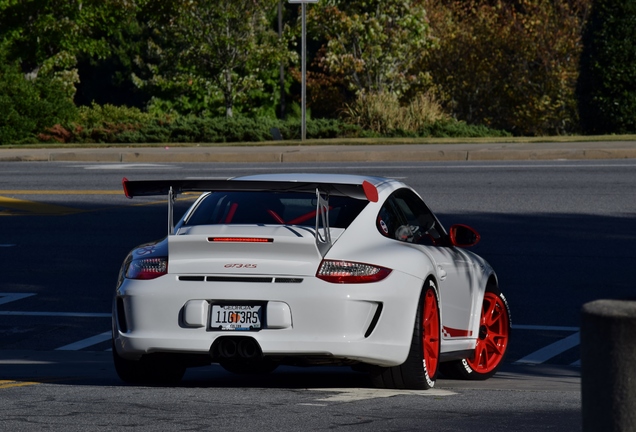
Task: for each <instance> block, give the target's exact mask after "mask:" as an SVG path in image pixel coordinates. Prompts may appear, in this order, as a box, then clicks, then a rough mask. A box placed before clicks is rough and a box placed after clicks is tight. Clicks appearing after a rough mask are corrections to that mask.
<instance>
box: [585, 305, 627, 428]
mask: <svg viewBox="0 0 636 432" xmlns="http://www.w3.org/2000/svg"><path fill="white" fill-rule="evenodd" d="M581 397H582V411H583V431H584V432H592V431H593V432H597V431H598V432H601V431H602V432H619V431H621V432H626V431H636V301H629V300H597V301H594V302H591V303H586V304H585V305H583V309H582V316H581Z"/></svg>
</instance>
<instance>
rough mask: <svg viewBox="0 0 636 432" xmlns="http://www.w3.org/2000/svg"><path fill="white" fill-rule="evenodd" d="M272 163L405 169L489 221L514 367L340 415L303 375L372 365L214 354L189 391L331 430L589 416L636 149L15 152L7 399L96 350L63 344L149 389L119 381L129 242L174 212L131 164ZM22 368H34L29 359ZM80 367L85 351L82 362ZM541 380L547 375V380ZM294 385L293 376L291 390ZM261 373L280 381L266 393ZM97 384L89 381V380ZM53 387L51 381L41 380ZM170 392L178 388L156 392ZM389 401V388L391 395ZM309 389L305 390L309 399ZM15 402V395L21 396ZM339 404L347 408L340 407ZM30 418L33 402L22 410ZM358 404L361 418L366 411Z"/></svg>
mask: <svg viewBox="0 0 636 432" xmlns="http://www.w3.org/2000/svg"><path fill="white" fill-rule="evenodd" d="M266 172H338V173H351V174H371V175H378V176H388V177H394V178H398V179H402V180H403V181H404V182H406V183H408V184H410V185H412V186H414V187H415V188H416V189H417V190H418V191H419V193H420V194H421V195H422V196H423V198H424V200H425V201H426V202H427V203H428V204H429V206H430V207H431V208H432V209H433V211H434V212H436V214H437V215H438V216H439V218H440V220H441V221H442V223H443V224H444V225H445V226H449V225H451V224H453V223H466V224H468V225H471V226H473V227H474V228H476V229H477V230H478V231H479V232H480V233H481V235H482V241H481V242H480V244H478V245H477V246H476V247H474V248H472V250H473V251H474V252H476V253H478V254H480V255H482V256H483V257H484V258H486V259H487V260H488V261H489V262H490V263H491V264H492V265H493V267H494V268H495V270H496V271H497V273H498V276H499V279H500V285H501V287H502V290H503V292H504V293H505V294H506V296H507V298H508V300H509V302H510V305H511V308H512V320H513V325H514V332H513V335H512V342H511V345H510V353H509V356H508V358H507V361H506V367H505V371H504V373H502V374H500V375H499V376H498V377H496V378H495V379H493V380H489V381H486V382H484V383H479V385H475V384H471V385H470V386H468V387H467V386H466V385H465V384H464V383H460V382H446V381H443V380H442V381H440V388H441V389H446V390H448V391H452V392H454V393H456V394H459V395H460V396H457V395H455V396H453V398H451V397H448V398H446V397H444V396H443V395H441V394H440V395H437V396H436V397H433V398H430V397H426V398H424V397H423V398H421V399H420V398H418V399H417V402H415V401H414V400H413V399H412V397H411V396H408V395H406V396H405V395H394V397H392V398H390V399H378V397H379V396H377V393H376V396H373V397H371V398H369V399H364V398H362V399H359V400H365V401H369V402H368V403H367V402H356V404H362V407H360V410H356V411H355V414H354V413H353V411H349V410H350V408H347V407H351V406H353V405H351V404H349V405H340V403H337V404H336V405H337V407H338V408H336V409H335V414H334V412H332V411H330V415H329V416H328V417H327V418H323V417H322V414H320V413H319V412H316V411H307V410H310V408H306V407H307V406H314V405H315V406H320V405H321V404H323V402H324V401H323V402H320V401H319V399H320V398H319V397H317V396H316V394H314V393H311V394H310V395H307V394H305V393H303V395H298V390H297V389H295V388H294V387H295V385H292V384H291V383H292V382H293V383H297V385H299V386H301V387H303V388H305V387H311V386H312V385H313V384H315V383H316V382H318V383H320V382H323V383H324V382H327V381H328V378H326V377H332V379H334V380H335V381H338V382H342V383H343V387H345V388H349V389H352V388H359V387H362V388H364V387H365V385H364V378H361V377H360V376H359V375H358V374H352V373H351V372H348V373H345V374H344V375H341V374H343V373H344V372H339V371H336V372H332V374H326V375H325V373H324V372H320V371H314V370H312V371H311V372H310V373H305V372H294V371H289V370H288V369H289V368H287V369H285V370H283V371H282V372H277V373H276V374H275V375H273V376H275V379H274V380H272V379H270V378H265V379H260V380H257V381H246V380H245V379H242V378H240V377H239V378H237V377H235V376H232V375H228V374H224V373H223V372H221V371H219V370H216V369H214V367H212V370H207V371H206V370H195V371H189V372H188V375H186V387H187V388H184V389H181V390H179V392H187V393H188V394H189V396H188V397H196V398H203V399H204V400H206V401H207V402H211V401H215V403H217V404H222V403H224V402H221V399H223V398H224V397H223V396H221V395H220V394H217V393H218V392H217V391H216V390H219V389H220V390H222V392H221V393H227V392H226V390H228V389H227V387H230V388H231V389H232V391H231V392H230V393H227V394H226V396H227V397H231V398H232V400H233V402H228V404H229V406H228V407H227V409H228V412H231V411H232V407H235V408H236V407H239V408H240V409H242V410H245V409H250V408H248V406H253V404H254V403H256V404H257V405H258V406H260V407H267V406H269V405H268V402H266V400H265V399H260V396H255V394H263V395H267V396H266V397H268V398H273V400H276V401H278V402H277V403H280V406H281V407H289V406H292V407H293V409H292V411H294V410H297V411H298V413H300V414H299V418H298V419H297V420H298V421H299V422H300V420H301V419H304V420H303V421H309V419H310V418H315V417H319V418H322V420H320V422H318V423H316V424H317V425H318V426H317V427H316V429H317V430H318V429H323V428H324V429H326V428H328V427H329V425H332V426H333V425H340V426H343V427H344V425H345V424H349V422H351V425H353V426H354V427H355V426H359V427H360V429H361V428H362V427H363V426H362V425H364V424H367V425H375V426H371V428H373V427H375V428H376V430H380V429H383V430H388V429H391V427H390V426H391V425H399V426H400V427H395V428H394V429H395V430H398V429H401V430H404V429H405V428H408V427H411V428H413V429H416V428H417V427H416V425H417V424H418V423H417V421H418V419H419V418H421V419H425V418H429V417H432V418H435V419H436V420H435V424H436V425H437V426H438V429H437V430H456V429H457V428H458V424H459V423H456V420H457V419H464V420H466V421H468V420H470V418H481V417H484V416H485V418H489V419H491V420H489V422H492V421H495V423H484V428H482V429H481V430H497V428H490V426H493V425H498V427H499V426H501V430H504V427H507V428H509V429H510V428H512V429H514V430H533V429H531V428H530V425H531V423H528V428H527V429H523V428H521V427H519V425H523V424H524V423H523V422H524V421H528V422H529V421H530V420H529V418H530V417H529V416H530V415H531V413H532V412H535V413H536V412H539V413H544V414H545V415H544V417H543V420H541V416H538V417H537V416H535V418H534V420H533V421H539V420H540V421H543V422H544V423H538V424H544V425H552V424H553V423H552V422H559V421H566V420H567V421H570V422H572V421H574V422H575V423H574V424H577V423H576V421H577V420H576V419H578V416H579V412H578V410H579V409H580V407H579V404H580V397H579V394H578V384H577V381H576V376H577V371H578V369H577V365H578V362H579V352H578V343H579V333H578V326H579V314H580V308H581V305H582V304H584V303H585V302H588V301H591V300H595V299H599V298H627V297H632V298H633V297H634V288H635V287H634V284H633V278H631V275H630V274H629V273H628V270H629V269H631V268H632V267H633V262H634V260H635V258H636V252H635V251H634V248H633V247H632V245H633V244H634V240H636V230H634V229H633V223H634V217H635V216H636V175H634V174H635V173H636V161H633V160H619V161H584V162H577V161H541V162H456V163H454V162H444V163H420V162H417V163H404V162H402V163H378V162H374V163H351V164H348V163H339V164H338V163H325V164H316V163H312V164H254V165H247V164H212V163H209V164H198V163H181V164H175V163H166V164H117V163H103V164H102V163H77V162H52V163H30V162H21V163H1V162H0V224H1V225H0V226H1V227H2V228H1V229H0V262H1V263H2V264H1V268H2V273H3V277H2V282H0V350H2V351H0V353H3V355H4V354H6V355H7V356H9V357H11V358H13V360H5V362H4V363H2V362H0V368H2V369H0V402H2V403H3V405H1V406H2V407H4V406H5V405H4V403H5V402H6V401H7V399H5V398H7V395H8V393H6V392H7V391H10V392H11V395H12V396H11V397H12V398H17V399H15V400H16V401H17V400H20V399H21V398H22V397H24V398H27V399H28V398H30V397H36V396H33V395H40V396H37V397H40V398H43V400H48V399H47V398H48V396H47V395H46V394H47V392H49V390H47V389H48V388H49V387H48V386H54V385H53V384H46V385H38V386H34V387H33V388H31V386H24V387H17V386H12V384H11V383H10V382H7V383H5V384H4V385H6V386H10V387H8V388H10V389H11V390H8V389H3V381H2V380H5V381H10V380H11V379H18V378H20V379H22V380H23V379H24V378H25V376H24V375H21V376H18V375H20V373H22V374H24V370H25V369H24V368H25V367H26V368H27V369H26V371H27V372H28V371H29V369H28V368H29V365H30V364H31V365H38V364H40V366H31V367H32V368H33V369H32V370H31V372H32V375H33V376H38V377H40V379H39V380H36V381H37V382H41V381H42V379H41V375H38V374H42V373H44V374H45V375H47V374H49V372H47V370H48V369H47V367H46V366H43V365H44V364H49V365H55V364H64V363H65V362H66V363H69V360H68V359H73V358H82V359H83V358H84V357H61V358H62V359H67V360H54V359H53V360H46V357H48V356H53V357H54V358H57V357H55V356H58V355H80V356H89V358H88V359H87V360H86V362H87V363H86V364H91V361H90V358H93V357H94V359H96V360H95V362H94V363H92V364H93V365H94V366H95V368H96V369H95V370H93V369H91V368H90V367H88V369H86V370H87V371H89V372H90V371H92V372H90V373H89V372H86V373H88V376H84V375H85V374H84V375H82V376H81V379H82V380H83V382H84V383H85V384H86V383H90V385H93V384H95V385H100V386H103V385H106V386H107V387H109V388H108V394H109V395H110V394H112V392H114V393H115V394H121V393H126V395H123V396H122V398H123V399H122V400H128V401H132V399H131V398H132V396H131V392H132V393H135V392H134V391H133V390H134V388H130V387H123V388H120V387H113V386H117V385H118V384H119V383H118V381H117V380H116V378H115V377H114V375H113V372H112V367H111V366H110V362H109V360H108V356H109V354H108V352H107V351H106V350H108V349H109V347H110V345H109V344H110V342H109V334H108V331H109V328H110V327H109V326H110V319H109V313H110V304H111V301H112V293H113V289H114V285H115V280H116V278H117V272H118V269H119V266H120V264H121V261H122V260H123V258H124V257H125V255H126V253H127V252H128V250H130V249H131V248H132V247H134V246H135V245H137V244H140V243H142V242H145V241H149V240H152V239H156V238H159V237H162V236H164V235H165V234H166V231H167V222H166V205H165V200H164V199H162V198H154V197H151V198H139V199H138V198H135V199H133V200H127V199H126V198H125V197H124V196H123V193H121V179H122V177H124V176H125V177H128V178H129V179H131V180H140V179H166V178H227V177H231V176H237V175H244V174H253V173H266ZM191 199H192V197H188V196H184V197H182V200H181V201H179V202H178V205H177V210H178V211H183V210H184V209H185V208H186V207H187V205H188V204H189V202H190V201H191ZM33 352H40V354H39V355H40V356H43V357H42V358H36V357H37V355H35V354H33ZM20 356H22V358H23V359H24V361H23V362H22V363H20V362H19V361H16V360H15V357H20ZM34 356H35V357H34ZM29 362H33V363H29ZM38 362H44V363H38ZM9 365H11V367H9ZM18 367H19V368H21V369H19V370H18V369H15V368H18ZM552 368H553V369H552ZM5 371H9V372H5ZM20 371H22V372H20ZM38 371H39V372H38ZM43 371H44V372H43ZM78 371H79V365H78V366H76V371H75V375H78V374H79V372H78ZM100 371H101V372H100ZM206 372H207V373H208V375H206ZM11 373H14V374H17V375H11ZM51 373H52V374H53V376H56V377H58V379H59V376H63V377H66V378H68V377H69V374H68V373H67V372H63V373H62V372H59V373H53V372H51ZM210 373H211V375H209V374H210ZM279 373H282V374H283V375H282V376H281V375H278V374H279ZM3 374H4V375H3ZM60 374H61V375H60ZM333 374H335V375H333ZM533 374H534V375H533ZM71 375H73V374H71ZM80 375H81V374H80ZM210 376H211V377H212V378H210ZM206 377H207V378H206ZM334 377H335V378H334ZM572 379H574V381H572ZM86 380H88V381H86ZM104 380H105V382H104ZM235 380H238V381H235ZM325 380H327V381H325ZM18 381H19V382H24V381H20V380H18ZM71 381H72V380H71ZM535 381H536V382H542V383H543V384H538V385H537V386H536V387H534V383H535ZM559 382H560V383H561V385H562V387H559V384H558V383H559ZM69 383H70V382H69ZM188 383H189V384H188ZM219 383H221V384H219ZM233 383H238V384H233ZM277 383H278V384H277ZM280 383H283V384H282V387H284V389H278V386H279V385H280ZM285 383H287V384H285ZM546 383H547V384H546ZM555 383H557V384H555ZM252 384H253V385H252ZM531 384H533V385H531ZM334 385H335V384H334V383H332V384H330V385H328V386H327V387H330V388H333V387H334ZM542 385H543V387H542ZM188 386H194V388H190V387H188ZM198 386H203V387H204V388H205V389H206V392H205V395H203V394H200V393H198V392H197V388H196V387H198ZM255 386H256V387H258V386H261V387H264V388H265V389H263V388H259V390H258V391H256V392H255V391H253V389H254V387H255ZM515 386H518V387H520V388H523V389H526V390H528V389H533V388H534V390H532V391H535V390H547V389H550V390H551V391H552V392H553V393H551V394H552V395H553V396H550V397H549V398H547V399H546V398H545V395H541V397H539V395H537V394H535V393H531V394H524V395H523V396H521V395H519V394H517V395H516V396H513V395H514V392H512V393H511V394H507V393H505V392H499V390H502V389H507V390H512V389H514V388H515ZM235 387H236V388H235ZM272 387H274V388H272ZM287 387H289V388H287ZM26 388H28V390H26ZM67 388H68V387H67ZM100 388H101V387H100ZM475 388H478V389H479V390H475ZM18 389H22V390H18ZM38 389H41V390H38ZM84 390H87V388H86V387H82V388H81V389H79V390H78V389H75V390H74V391H77V392H79V393H82V392H83V391H84ZM212 390H213V391H212ZM22 391H24V392H26V393H21V392H22ZM40 391H41V392H43V393H38V392H40ZM50 391H56V390H50ZM57 391H59V388H58V389H57ZM210 391H212V393H211V394H210ZM559 391H561V392H563V393H559ZM168 392H169V391H168ZM281 392H282V394H279V393H281ZM345 393H346V392H345ZM135 394H137V393H135ZM145 394H146V395H147V396H144V398H147V399H146V401H145V404H146V405H145V406H146V408H147V407H148V406H150V405H152V406H153V407H154V408H157V407H163V404H165V403H166V402H165V399H162V398H165V397H168V396H167V393H165V394H164V391H163V390H162V389H150V390H147V393H145ZM171 394H172V393H171ZM335 394H338V392H335ZM21 395H22V396H21ZM430 395H432V394H430ZM82 397H85V396H82ZM103 397H104V398H106V399H107V400H108V401H109V403H112V404H114V405H113V409H114V410H115V411H117V410H119V411H123V410H124V407H123V405H117V402H116V400H117V397H116V396H103ZM184 397H185V396H184ZM296 397H298V400H296ZM329 397H332V396H329ZM343 397H344V396H343ZM356 397H358V396H356ZM278 398H281V400H278ZM89 399H90V398H89ZM159 400H162V401H163V402H161V403H159V402H157V401H159ZM292 400H295V402H292ZM504 400H506V403H505V404H504V402H503V401H504ZM547 400H549V401H550V402H549V403H547V402H546V401H547ZM299 401H300V402H299ZM387 401H390V403H388V405H386V403H387ZM447 401H448V402H447ZM524 401H525V402H524ZM559 401H561V405H560V402H559ZM508 402H510V404H513V405H514V410H513V409H512V408H511V409H510V410H508V405H507V403H508ZM16 403H17V402H16ZM122 403H123V402H122ZM129 403H131V402H129ZM301 403H302V404H305V405H302V407H303V408H301V405H299V404H301ZM333 403H335V402H334V399H330V402H325V405H324V406H332V405H333ZM347 403H349V402H347ZM289 404H291V405H289ZM383 404H384V405H383ZM410 404H414V405H413V406H411V405H410ZM467 404H468V405H470V406H471V407H468V405H467ZM6 406H8V405H6ZM16 406H17V405H16V404H12V405H11V407H12V409H15V408H16ZM206 406H207V405H206ZM241 407H242V408H241ZM391 407H393V408H395V410H397V411H396V413H397V414H396V417H391V414H390V412H391V410H392V409H393V408H391ZM154 408H153V409H154ZM147 409H149V408H147ZM411 410H415V412H416V414H414V413H413V411H411ZM533 410H534V411H533ZM217 411H218V410H217ZM217 411H215V414H214V415H215V416H220V417H219V418H221V419H222V422H223V423H222V424H223V425H225V426H227V425H229V423H226V422H228V421H230V420H231V419H232V418H233V417H232V416H230V415H229V414H225V415H221V414H219V413H218V412H217ZM265 411H267V410H265ZM284 411H285V410H282V411H276V412H277V413H278V414H277V415H280V416H281V421H282V422H283V423H280V424H287V423H285V419H286V420H287V421H292V420H293V419H292V418H290V417H289V416H290V415H291V414H289V413H286V412H284ZM141 412H145V409H142V410H141ZM440 412H444V413H445V414H440ZM449 413H453V415H451V414H449ZM3 414H4V413H3ZM195 414H196V415H202V412H199V411H197V409H196V408H193V411H192V415H195ZM172 415H173V416H174V417H175V418H181V414H178V415H177V414H175V413H174V412H172ZM374 415H377V416H378V417H377V418H376V417H374ZM228 416H229V417H228ZM263 416H265V414H264V413H263ZM306 416H307V417H306ZM333 416H336V417H333ZM338 416H340V418H341V419H342V422H338V421H337V417H338ZM526 416H528V417H526ZM27 417H28V415H27V414H26V413H25V414H24V415H23V417H22V418H27ZM3 418H6V416H4V415H3ZM355 418H358V419H359V425H358V423H356V421H357V420H355ZM329 419H330V420H329ZM380 419H382V420H380ZM391 419H392V420H391ZM492 419H494V420H492ZM510 419H512V420H510ZM537 419H539V420H537ZM138 420H139V419H136V421H138ZM270 420H271V419H270ZM407 420H408V421H407ZM14 421H17V420H15V419H14ZM104 421H105V423H104V424H108V423H107V422H106V420H104ZM131 421H132V419H131ZM237 421H239V423H238V425H239V426H241V427H240V429H244V428H246V426H247V425H248V424H247V423H246V420H245V419H241V420H237ZM385 421H388V423H386V422H385ZM457 421H458V420H457ZM511 421H512V423H511ZM330 422H331V423H330ZM195 423H196V422H195ZM16 424H18V423H16ZM210 424H211V423H210ZM267 424H270V425H271V424H272V423H267ZM294 424H295V425H297V427H296V429H298V430H300V429H302V426H301V423H294ZM467 424H468V423H467ZM538 424H535V426H537V425H538ZM554 424H557V423H554ZM564 424H566V423H564ZM513 425H514V426H513ZM120 426H121V424H120ZM537 428H538V427H537ZM286 429H288V430H295V429H294V428H286ZM477 429H479V428H477ZM24 430H28V429H24Z"/></svg>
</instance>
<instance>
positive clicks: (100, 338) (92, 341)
mask: <svg viewBox="0 0 636 432" xmlns="http://www.w3.org/2000/svg"><path fill="white" fill-rule="evenodd" d="M111 336H112V333H111V332H109V331H107V332H104V333H100V334H98V335H95V336H92V337H89V338H86V339H82V340H80V341H77V342H73V343H72V344H68V345H64V346H62V347H59V348H56V349H55V350H56V351H77V350H81V349H84V348H86V347H89V346H92V345H97V344H98V343H102V342H104V341H107V340H108V339H110V338H111Z"/></svg>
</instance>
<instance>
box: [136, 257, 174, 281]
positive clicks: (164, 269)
mask: <svg viewBox="0 0 636 432" xmlns="http://www.w3.org/2000/svg"><path fill="white" fill-rule="evenodd" d="M166 273H168V257H157V258H141V259H135V260H132V261H131V263H130V264H129V265H128V269H126V277H127V278H128V279H155V278H158V277H159V276H163V275H165V274H166Z"/></svg>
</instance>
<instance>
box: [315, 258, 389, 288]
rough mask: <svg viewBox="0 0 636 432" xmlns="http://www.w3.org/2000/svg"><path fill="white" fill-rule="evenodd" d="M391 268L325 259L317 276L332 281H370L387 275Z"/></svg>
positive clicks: (378, 279)
mask: <svg viewBox="0 0 636 432" xmlns="http://www.w3.org/2000/svg"><path fill="white" fill-rule="evenodd" d="M390 273H391V269H388V268H385V267H379V266H374V265H371V264H363V263H358V262H351V261H332V260H323V261H322V263H320V267H319V268H318V273H316V277H317V278H318V279H322V280H324V281H327V282H331V283H342V284H344V283H369V282H378V281H381V280H382V279H384V278H385V277H387V276H388V275H389V274H390Z"/></svg>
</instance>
